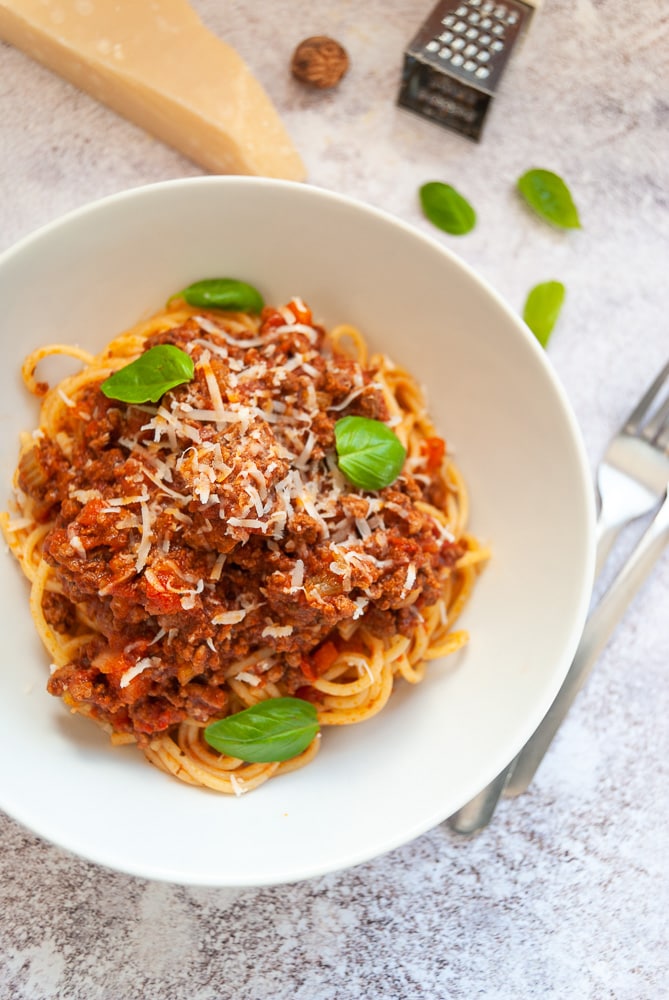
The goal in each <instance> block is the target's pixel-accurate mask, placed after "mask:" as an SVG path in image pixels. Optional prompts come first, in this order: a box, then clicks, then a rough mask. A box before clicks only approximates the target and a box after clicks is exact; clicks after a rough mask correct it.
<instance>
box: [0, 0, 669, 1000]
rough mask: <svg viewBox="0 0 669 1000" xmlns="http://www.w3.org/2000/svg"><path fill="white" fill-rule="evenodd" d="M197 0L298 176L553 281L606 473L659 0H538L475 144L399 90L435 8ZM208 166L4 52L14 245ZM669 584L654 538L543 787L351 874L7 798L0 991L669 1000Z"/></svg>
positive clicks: (668, 80) (658, 216) (646, 277)
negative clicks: (477, 829)
mask: <svg viewBox="0 0 669 1000" xmlns="http://www.w3.org/2000/svg"><path fill="white" fill-rule="evenodd" d="M194 6H195V7H196V8H197V9H198V11H199V13H200V15H201V16H202V18H203V20H204V21H205V23H206V24H207V25H208V26H209V27H210V28H211V29H212V30H213V31H215V32H217V33H219V34H220V35H221V36H222V37H224V38H226V39H227V40H228V41H230V42H231V43H232V44H233V45H235V46H236V47H237V49H238V50H239V51H240V53H241V54H242V55H243V56H244V57H245V58H246V60H247V62H248V63H249V64H250V66H251V67H252V68H253V70H254V71H255V73H256V75H257V76H258V77H259V79H260V80H261V81H262V83H263V84H264V85H265V86H266V88H267V89H268V91H269V92H270V93H271V94H272V96H273V98H274V100H275V102H276V104H277V106H278V108H279V110H280V112H281V114H282V116H283V119H284V121H285V123H286V125H287V127H288V129H289V131H290V133H291V134H292V136H293V138H294V140H295V142H296V144H297V146H298V147H299V149H300V151H301V153H302V155H303V157H304V159H305V162H306V164H307V167H308V171H309V183H312V184H316V185H319V186H323V187H326V188H331V189H334V190H337V191H341V192H343V193H346V194H349V195H352V196H354V197H357V198H360V199H362V200H365V201H367V202H369V203H371V204H373V205H376V206H379V207H381V208H383V209H385V210H387V211H389V212H391V213H393V214H395V215H397V216H399V217H401V218H403V219H404V220H406V221H407V222H409V223H411V224H412V225H414V226H416V227H417V228H419V229H422V230H424V231H425V232H429V233H430V234H431V235H433V236H434V235H436V236H437V238H438V239H439V240H441V241H442V242H443V243H444V245H446V246H449V247H450V248H451V249H453V250H454V251H455V252H456V253H458V254H460V255H461V256H462V257H463V258H464V259H465V260H466V261H467V262H468V263H469V264H471V265H473V266H474V267H475V268H476V269H478V270H479V271H480V273H482V274H483V275H484V276H485V277H486V278H487V279H488V280H489V281H490V282H491V283H492V284H493V285H494V286H495V287H496V288H497V290H498V291H499V292H500V293H501V294H502V295H503V296H504V297H505V298H506V299H507V300H508V301H509V303H510V304H511V305H512V306H513V307H514V308H516V309H518V310H520V309H521V308H522V304H523V301H524V296H525V293H526V291H527V289H528V288H529V287H530V286H531V285H532V284H534V283H535V282H537V281H541V280H546V279H549V278H559V279H561V280H562V281H564V283H565V284H566V286H567V288H568V295H567V302H566V305H565V308H564V311H563V314H562V316H561V318H560V322H559V325H558V326H557V327H556V329H555V332H554V334H553V338H552V340H551V343H550V345H549V349H548V352H549V357H550V360H551V363H552V364H553V365H554V367H555V369H556V371H557V373H558V375H559V377H560V379H561V380H562V382H563V384H564V386H565V389H566V391H567V394H568V396H569V398H570V400H571V403H572V405H573V407H574V410H575V413H576V416H577V418H578V421H579V423H580V426H581V429H582V432H583V436H584V439H585V444H586V448H587V452H588V455H589V456H590V459H591V462H592V466H593V469H594V466H595V463H596V461H597V458H598V457H599V454H600V453H601V451H602V449H603V447H604V444H605V442H606V439H607V437H608V435H609V433H610V431H611V430H612V429H613V428H614V426H615V425H616V424H617V423H618V422H619V421H620V419H621V418H622V416H623V415H624V414H625V413H626V412H627V410H628V409H629V408H630V406H631V404H632V402H633V400H634V399H635V398H636V396H637V395H638V393H639V391H640V389H641V388H642V387H643V386H644V385H645V384H646V383H647V382H648V381H649V380H650V378H651V376H652V375H653V373H654V372H655V371H656V370H657V369H658V368H659V367H660V366H661V364H662V363H663V362H664V361H665V359H666V356H667V346H668V344H669V326H668V324H667V307H666V298H667V273H668V270H667V265H668V259H669V136H668V130H667V129H668V125H669V4H668V3H667V0H655V2H653V3H646V4H634V3H626V2H624V0H552V2H551V0H548V2H546V3H545V5H544V7H543V9H542V11H541V12H540V14H539V16H538V17H537V19H536V23H535V26H534V28H533V30H532V33H531V35H530V36H529V38H528V40H527V42H526V44H525V46H524V47H523V49H522V51H521V52H519V53H518V55H517V56H516V58H515V59H514V60H513V62H512V64H511V66H510V68H509V70H508V72H507V75H506V77H505V79H504V85H503V88H502V93H501V95H500V96H499V97H498V99H497V101H496V104H495V106H494V108H493V111H492V113H491V116H490V118H489V121H488V124H487V127H486V131H485V136H484V141H483V142H482V143H481V144H479V145H475V144H472V143H469V142H467V141H466V140H464V139H462V138H460V137H458V136H456V135H454V134H452V133H449V132H446V131H444V130H442V129H440V128H438V127H436V126H434V125H431V124H429V123H427V122H425V121H423V120H421V119H419V118H417V117H415V116H412V115H411V114H409V113H408V112H406V111H402V110H399V109H398V108H397V107H396V106H395V103H394V101H395V96H396V93H397V89H398V83H399V70H400V64H401V54H402V50H403V47H404V45H405V44H406V43H407V42H408V41H409V40H410V38H411V37H412V35H413V34H414V32H415V30H416V29H417V27H418V24H419V22H420V21H421V20H422V18H423V16H424V15H426V14H427V13H428V12H429V10H430V3H429V2H428V3H425V4H416V3H411V2H409V0H391V2H385V3H384V2H381V0H368V2H367V3H365V4H360V3H354V2H352V0H330V2H329V3H327V4H326V3H324V2H322V0H313V2H312V3H311V4H309V5H306V4H302V3H299V2H297V0H276V2H275V3H273V4H269V3H266V4H251V3H250V2H249V3H239V2H232V0H231V2H229V3H221V2H217V0H197V2H195V4H194ZM311 34H330V35H333V36H334V37H336V38H338V39H339V40H340V41H341V42H342V43H343V44H344V45H345V46H346V47H347V49H348V51H349V53H350V56H351V70H350V72H349V74H348V76H347V77H346V78H345V79H344V81H343V82H342V84H341V85H340V87H339V88H338V89H337V90H336V91H332V92H326V93H311V92H306V91H305V90H304V89H302V88H301V87H300V85H298V84H297V83H296V82H295V81H293V80H292V79H291V78H290V75H289V74H288V72H287V66H288V63H289V60H290V55H291V53H292V50H293V48H294V46H295V45H296V44H297V43H298V42H299V41H300V40H301V39H302V38H304V37H306V36H308V35H311ZM530 166H544V167H548V168H550V169H554V170H557V171H559V172H560V173H562V174H563V175H564V176H565V177H566V178H567V179H568V180H569V182H570V184H571V187H572V190H573V192H574V194H575V197H576V199H577V201H578V203H579V206H580V208H581V214H582V219H583V229H582V231H580V232H576V233H560V232H557V231H553V230H551V229H549V228H548V227H546V226H545V225H542V224H541V223H540V222H539V221H538V220H537V219H536V218H534V217H533V216H531V215H530V213H529V212H528V211H526V210H525V208H524V207H523V206H522V205H521V204H520V203H519V201H518V198H517V196H516V194H515V192H514V182H515V179H516V177H517V176H518V175H519V174H520V173H522V172H523V171H524V170H526V169H527V168H528V167H530ZM200 172H201V171H200V169H199V168H198V167H197V166H196V165H194V164H193V163H190V162H188V161H186V160H184V159H183V158H181V157H180V156H179V155H178V154H177V153H175V152H174V151H172V150H170V149H168V148H166V147H165V146H163V145H161V144H160V143H158V142H156V141H154V140H153V139H151V138H150V137H149V136H147V135H145V134H144V133H143V132H141V131H140V130H139V129H137V128H135V127H134V126H133V125H131V124H129V123H128V122H126V121H124V120H122V119H121V118H119V117H117V116H116V115H114V114H113V113H111V112H110V111H107V110H106V109H104V108H103V107H101V106H99V105H98V104H96V103H95V102H94V101H93V100H91V99H90V98H89V97H87V96H85V95H83V94H81V93H79V92H77V91H76V90H74V89H73V88H72V87H71V86H69V85H68V84H66V83H64V82H63V81H61V80H59V79H57V78H55V77H54V76H53V75H51V74H50V73H49V72H47V71H46V70H44V69H42V68H40V67H39V66H37V65H35V64H34V63H32V62H31V61H29V60H28V59H27V58H26V57H25V56H23V55H22V54H20V53H19V52H17V51H15V50H13V49H10V48H9V47H8V46H4V45H1V44H0V191H1V192H2V201H1V203H0V249H3V248H5V247H7V246H10V245H11V244H12V243H13V242H14V241H16V240H17V239H19V238H20V237H21V236H23V235H24V234H26V233H28V232H30V231H32V230H33V229H35V228H36V227H38V226H40V225H42V224H43V223H46V222H48V221H49V220H51V219H53V218H55V217H57V216H59V215H60V214H62V213H63V212H65V211H68V210H69V209H72V208H74V207H76V206H79V205H82V204H84V203H85V202H88V201H90V200H92V199H95V198H98V197H100V196H103V195H107V194H110V193H113V192H115V191H120V190H123V189H125V188H128V187H132V186H136V185H140V184H144V183H148V182H152V181H159V180H163V179H166V178H172V177H182V176H191V175H196V174H199V173H200ZM434 179H436V180H444V181H448V182H450V183H452V184H454V185H455V186H457V187H458V188H459V189H460V190H461V191H462V192H463V193H464V194H466V195H467V197H468V198H469V199H470V200H471V201H472V202H473V204H474V205H475V206H476V208H477V210H478V214H479V222H478V225H477V228H476V229H475V230H474V232H473V233H471V234H470V235H468V236H466V237H461V238H456V237H450V236H447V235H445V234H441V233H437V232H436V230H433V229H432V228H431V227H430V225H429V223H428V222H427V221H426V220H425V219H424V218H423V217H422V215H421V213H420V210H419V207H418V202H417V196H416V192H417V188H418V186H419V185H420V184H421V183H423V182H424V181H426V180H434ZM625 541H626V542H627V544H629V543H630V542H631V537H630V536H629V535H628V537H627V538H626V539H625ZM618 558H620V557H618ZM668 598H669V560H668V559H667V558H666V556H665V557H664V558H663V559H662V560H661V561H660V563H659V564H658V566H657V568H656V571H655V572H654V574H653V576H652V578H651V579H650V580H649V581H648V582H647V584H645V585H644V587H643V588H642V590H641V592H640V593H639V595H638V597H637V599H636V600H635V602H634V604H633V606H632V607H631V608H630V610H629V612H628V614H627V616H626V617H625V619H624V621H623V622H622V624H621V625H620V626H619V628H618V630H617V632H616V634H615V636H614V638H613V639H612V641H611V642H610V643H609V645H608V647H607V649H606V651H605V652H604V654H603V655H602V657H601V659H600V661H599V663H598V666H597V669H596V671H595V673H594V674H593V676H592V678H591V680H590V682H589V684H588V685H587V687H586V689H585V690H584V691H583V693H582V694H581V696H580V698H579V700H578V702H577V704H576V705H575V707H574V709H573V711H572V713H571V715H570V716H569V719H568V721H567V722H566V724H565V726H564V728H563V730H562V732H561V733H560V735H559V737H558V739H557V741H556V742H555V744H554V746H553V747H552V749H551V751H550V753H549V755H548V757H547V759H546V760H545V762H544V764H543V766H542V768H541V769H540V771H539V773H538V775H537V777H536V780H535V782H534V784H533V786H532V787H531V789H530V790H529V791H528V792H527V793H526V794H525V795H523V796H522V797H521V798H519V799H517V800H514V801H510V800H505V801H503V802H502V804H501V806H500V808H499V811H498V813H497V815H496V816H495V818H494V821H493V823H492V824H491V826H490V827H489V828H488V829H486V830H485V831H483V832H482V833H480V834H479V835H477V836H476V837H474V838H472V839H469V840H467V839H461V838H459V837H458V836H456V835H455V834H454V833H452V832H451V831H450V830H449V829H448V828H447V827H446V826H442V827H439V828H437V829H434V830H432V831H431V832H429V833H427V834H425V835H424V836H422V837H420V838H419V839H418V840H416V841H414V842H413V843H409V844H407V845H405V846H404V847H402V848H400V849H397V850H395V851H393V852H392V853H391V854H389V855H387V856H385V857H381V858H378V859H377V860H374V861H371V862H369V863H367V864H364V865H360V866H358V867H357V868H355V869H353V870H350V871H346V872H342V873H338V874H335V875H329V876H327V877H323V878H318V879H313V880H311V881H308V882H304V883H300V884H295V885H290V886H283V887H273V888H269V889H248V890H244V889H234V890H233V889H230V890H221V889H211V890H207V889H190V888H184V887H177V886H171V885H167V884H159V883H151V882H145V881H142V880H141V879H139V878H133V877H129V876H126V875H123V874H119V873H115V872H110V871H106V870H103V869H100V868H98V867H96V866H95V865H92V864H89V863H87V862H84V861H81V860H79V859H77V858H75V857H71V856H69V855H67V854H66V853H64V852H62V851H61V850H59V849H57V848H54V847H52V846H50V845H49V844H47V843H44V842H43V841H41V840H39V839H38V838H36V837H35V836H33V835H32V834H31V833H29V832H27V831H26V830H24V829H23V828H22V827H20V826H19V825H18V824H17V823H16V822H14V821H13V820H12V819H11V818H9V817H6V816H2V817H0V830H1V836H2V841H1V843H2V850H1V851H0V998H1V1000H10V998H11V1000H42V998H44V1000H46V998H48V1000H52V998H53V1000H55V998H63V1000H98V998H105V1000H112V998H113V1000H134V998H138V1000H139V998H153V997H156V998H163V997H170V998H174V1000H181V998H184V1000H185V998H196V1000H213V998H220V1000H224V998H225V1000H227V998H241V1000H246V998H248V1000H269V998H276V1000H279V998H284V997H285V998H291V1000H329V998H338V1000H339V998H341V1000H349V998H350V1000H354V998H355V1000H357V998H362V997H364V998H398V1000H400V998H401V1000H414V998H429V1000H440V998H461V997H462V998H467V1000H470V998H472V997H474V996H476V997H486V998H503V1000H506V998H514V1000H525V998H528V1000H529V998H532V1000H535V998H536V1000H538V998H541V1000H546V998H560V1000H562V998H575V1000H576V998H577V1000H584V998H593V1000H594V998H615V1000H658V998H661V997H668V996H669V985H668V982H669V978H668V971H669V970H668V968H667V967H668V965H669V962H668V955H669V940H668V937H669V935H668V932H667V926H668V925H667V912H669V879H668V861H667V858H668V856H669V850H668V846H669V845H668V844H667V829H668V827H669V822H668V821H669V783H668V781H667V777H668V767H667V758H668V755H669V737H668V733H669V726H668V724H667V719H668V717H669V679H668V667H669V628H668V626H667V605H668Z"/></svg>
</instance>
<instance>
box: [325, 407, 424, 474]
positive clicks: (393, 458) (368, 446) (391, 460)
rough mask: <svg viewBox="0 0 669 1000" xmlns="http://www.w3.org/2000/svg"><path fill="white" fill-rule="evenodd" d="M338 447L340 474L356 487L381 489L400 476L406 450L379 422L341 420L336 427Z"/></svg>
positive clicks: (349, 418) (359, 419)
mask: <svg viewBox="0 0 669 1000" xmlns="http://www.w3.org/2000/svg"><path fill="white" fill-rule="evenodd" d="M335 446H336V449H337V458H338V464H339V468H340V469H341V471H342V472H343V473H344V475H345V476H346V478H347V479H349V480H350V481H351V482H352V483H353V485H354V486H359V487H360V489H363V490H381V489H383V487H384V486H390V484H391V483H394V482H395V480H396V479H397V477H398V476H399V474H400V472H401V470H402V466H403V465H404V459H405V458H406V449H405V448H404V445H403V444H402V442H401V441H400V439H399V438H398V437H397V435H396V434H394V433H393V431H391V429H390V427H387V426H386V425H385V424H383V423H381V421H380V420H370V419H369V417H342V419H341V420H338V421H337V423H336V424H335Z"/></svg>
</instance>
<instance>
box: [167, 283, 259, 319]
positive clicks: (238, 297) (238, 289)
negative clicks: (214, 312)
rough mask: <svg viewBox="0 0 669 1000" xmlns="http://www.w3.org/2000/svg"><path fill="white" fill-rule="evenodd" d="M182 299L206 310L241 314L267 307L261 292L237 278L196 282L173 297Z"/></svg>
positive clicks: (255, 311)
mask: <svg viewBox="0 0 669 1000" xmlns="http://www.w3.org/2000/svg"><path fill="white" fill-rule="evenodd" d="M176 298H181V299H185V300H186V302H187V303H188V304H189V305H191V306H202V308H204V309H207V308H209V309H233V310H235V311H239V312H253V313H257V312H260V310H261V309H262V307H263V306H264V305H265V302H264V300H263V297H262V295H261V294H260V292H259V291H258V290H257V289H256V288H254V287H253V285H247V283H246V282H245V281H237V280H236V279H235V278H206V279H205V280H204V281H196V282H195V283H194V284H192V285H189V286H188V288H184V289H183V291H181V292H178V293H177V294H176V295H173V296H172V299H176Z"/></svg>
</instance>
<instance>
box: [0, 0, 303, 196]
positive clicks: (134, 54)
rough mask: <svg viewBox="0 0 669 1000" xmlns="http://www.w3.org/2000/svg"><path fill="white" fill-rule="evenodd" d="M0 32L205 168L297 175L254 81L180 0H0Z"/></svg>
mask: <svg viewBox="0 0 669 1000" xmlns="http://www.w3.org/2000/svg"><path fill="white" fill-rule="evenodd" d="M0 39H3V40H4V41H7V42H10V43H11V44H12V45H15V46H16V47H17V48H19V49H21V50H22V51H23V52H25V53H26V54H27V55H29V56H31V57H32V58H33V59H36V60H37V61H38V62H40V63H42V64H43V65H44V66H47V67H48V68H49V69H51V70H53V71H54V72H56V73H58V74H59V75H60V76H62V77H64V78H65V79H67V80H69V81H70V82H71V83H73V84H75V85H76V86H77V87H79V88H80V89H81V90H84V91H86V92H87V93H89V94H91V95H92V96H93V97H95V98H96V99H97V100H99V101H101V102H102V103H104V104H106V105H108V106H109V107H110V108H113V109H114V111H117V112H118V113H119V114H121V115H123V116H124V117H126V118H128V119H129V120H130V121H132V122H135V124H137V125H140V126H141V127H142V128H144V129H146V131H147V132H150V133H151V134H152V135H154V136H156V137H157V138H159V139H161V140H162V141H164V142H166V143H168V144H169V145H171V146H174V147H175V148H176V149H178V150H179V151H180V152H182V153H183V154H184V155H185V156H187V157H189V158H190V159H191V160H194V161H195V162H196V163H198V164H200V165H201V166H202V167H204V168H205V169H207V170H210V171H212V172H214V173H235V174H259V175H261V176H267V177H282V178H287V179H289V180H302V179H303V178H304V176H305V170H304V165H303V163H302V161H301V159H300V156H299V154H298V153H297V151H296V149H295V147H294V146H293V144H292V142H291V140H290V138H289V136H288V134H287V133H286V130H285V128H284V126H283V124H282V122H281V120H280V118H279V116H278V114H277V112H276V110H275V108H274V106H273V104H272V102H271V101H270V99H269V97H268V96H267V94H266V93H265V91H264V90H263V88H262V87H261V85H260V84H259V83H258V81H257V80H256V79H255V78H254V77H253V75H252V74H251V72H250V70H249V69H248V67H247V66H246V64H245V63H244V61H243V60H242V58H241V57H240V56H239V55H238V54H237V53H236V52H235V50H234V49H233V48H231V46H229V45H227V44H226V43H225V42H223V41H221V40H220V39H219V38H217V37H216V36H215V35H213V34H212V33H211V32H210V31H208V30H207V29H206V28H205V27H204V25H203V24H202V22H201V21H200V19H199V18H198V16H197V14H196V13H195V11H194V10H193V9H192V7H191V6H190V5H189V4H188V3H187V2H186V0H123V2H119V0H0Z"/></svg>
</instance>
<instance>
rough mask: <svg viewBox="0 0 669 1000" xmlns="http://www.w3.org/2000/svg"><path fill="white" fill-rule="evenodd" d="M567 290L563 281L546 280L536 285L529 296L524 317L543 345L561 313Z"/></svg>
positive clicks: (543, 345) (545, 343)
mask: <svg viewBox="0 0 669 1000" xmlns="http://www.w3.org/2000/svg"><path fill="white" fill-rule="evenodd" d="M565 291H566V289H565V287H564V285H563V284H562V282H561V281H544V282H543V283H542V284H541V285H535V286H534V288H532V289H531V290H530V292H529V294H528V296H527V299H526V301H525V308H524V309H523V319H524V320H525V322H526V323H527V325H528V326H529V328H530V330H531V331H532V333H533V334H534V336H535V337H536V338H537V340H538V341H539V343H540V344H541V346H542V347H545V346H546V345H547V343H548V338H549V337H550V335H551V333H552V332H553V327H554V326H555V324H556V322H557V318H558V316H559V315H560V310H561V309H562V303H563V302H564V297H565Z"/></svg>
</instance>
